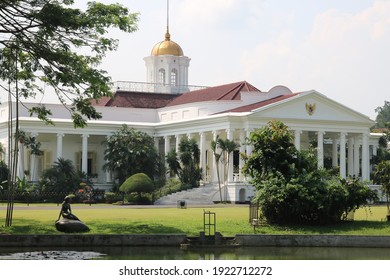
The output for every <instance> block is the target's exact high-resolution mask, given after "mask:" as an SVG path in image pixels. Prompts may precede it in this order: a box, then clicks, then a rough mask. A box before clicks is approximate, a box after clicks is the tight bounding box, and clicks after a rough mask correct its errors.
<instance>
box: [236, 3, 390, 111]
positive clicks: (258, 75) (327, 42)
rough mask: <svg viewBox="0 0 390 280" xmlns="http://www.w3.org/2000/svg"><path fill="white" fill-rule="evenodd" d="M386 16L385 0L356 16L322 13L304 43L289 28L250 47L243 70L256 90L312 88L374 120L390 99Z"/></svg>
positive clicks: (388, 6) (389, 38)
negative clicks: (263, 87) (286, 87)
mask: <svg viewBox="0 0 390 280" xmlns="http://www.w3.org/2000/svg"><path fill="white" fill-rule="evenodd" d="M388 15H390V1H386V0H378V1H375V2H374V3H373V4H372V6H370V7H368V8H366V9H365V10H363V11H361V12H359V13H355V14H351V13H343V12H341V11H338V10H335V9H332V10H328V11H325V12H322V13H321V14H318V15H317V16H316V17H315V20H314V22H313V25H312V28H311V32H309V33H307V34H306V36H304V37H303V40H301V41H297V40H296V39H295V37H296V35H297V31H296V30H293V29H288V28H286V30H283V31H280V33H279V34H278V35H275V36H274V38H272V40H270V41H267V42H263V41H262V42H259V43H258V44H257V45H256V46H252V47H248V48H246V50H245V51H244V52H243V53H242V56H241V63H242V65H241V67H242V69H244V70H243V71H246V75H247V76H248V79H255V81H254V82H253V83H255V84H256V85H258V86H260V85H262V84H264V81H266V82H267V86H268V87H271V86H272V84H270V83H275V84H279V83H283V84H285V85H286V86H288V87H290V88H291V89H292V90H296V91H300V90H308V89H312V88H314V89H317V90H319V91H321V92H322V93H324V94H325V95H327V96H328V97H330V98H333V99H335V100H337V101H339V102H341V103H343V104H346V105H347V106H350V107H351V108H353V109H356V110H358V111H360V112H362V113H364V114H367V115H370V117H372V118H374V117H375V112H374V109H375V108H376V107H378V106H382V105H383V103H384V100H389V98H390V87H389V86H388V80H389V70H388V67H389V65H390V55H389V52H388V46H390V19H389V16H388ZM251 81H253V80H251ZM257 81H258V82H257ZM260 87H261V86H260Z"/></svg>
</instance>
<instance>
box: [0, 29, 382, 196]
mask: <svg viewBox="0 0 390 280" xmlns="http://www.w3.org/2000/svg"><path fill="white" fill-rule="evenodd" d="M144 60H145V64H146V69H147V82H146V83H135V82H116V83H115V93H114V95H113V98H103V99H101V100H99V101H97V102H96V104H95V105H94V106H96V108H97V110H98V111H99V112H101V113H102V116H103V117H102V119H100V120H94V121H89V122H88V126H87V127H85V128H83V129H75V128H74V127H73V123H72V121H71V120H70V118H69V112H68V110H67V109H66V108H64V107H63V106H62V105H60V104H46V107H47V108H48V109H51V111H52V112H53V118H52V119H53V121H54V122H55V126H50V125H45V124H44V123H43V122H42V121H40V120H38V119H37V118H36V117H31V116H30V114H29V112H28V111H27V109H24V108H20V128H21V129H22V130H23V131H25V132H27V133H29V134H31V135H33V136H36V137H37V140H38V141H39V142H41V144H42V145H41V149H42V150H43V155H42V156H35V155H31V154H30V153H29V151H28V150H26V149H23V148H22V149H21V152H20V155H19V158H20V164H19V168H18V170H19V177H23V176H24V174H29V178H28V179H29V180H30V181H37V180H39V178H40V176H41V175H42V171H43V170H44V169H46V168H49V167H51V166H52V164H53V163H54V162H55V161H56V160H57V159H58V158H65V159H70V160H72V161H73V162H74V164H75V166H76V167H77V169H78V170H81V171H84V172H86V173H88V174H95V176H96V177H97V178H96V183H95V187H97V188H100V189H106V190H108V189H110V188H111V186H112V180H113V178H112V175H111V174H109V173H105V172H104V171H103V170H102V166H103V164H104V150H105V147H104V146H103V144H102V143H103V141H104V140H105V138H106V137H107V136H109V135H111V134H113V133H114V132H115V131H116V130H117V129H119V128H120V127H121V126H122V125H123V124H127V125H128V126H130V127H133V128H135V129H137V130H140V131H144V132H147V133H148V134H150V135H151V136H153V137H154V139H155V143H156V147H157V148H158V150H159V152H160V153H161V154H166V153H167V152H168V151H170V150H172V149H177V146H178V143H179V142H180V138H181V137H183V136H189V137H191V138H195V139H196V141H197V142H198V144H199V147H200V151H201V167H202V169H203V172H204V174H203V178H204V184H202V186H201V187H200V188H199V189H200V190H198V192H204V193H203V200H208V201H210V200H219V193H218V191H217V189H218V186H217V175H216V174H217V173H216V168H215V167H214V165H215V164H214V161H213V154H212V152H211V146H210V142H211V141H212V140H213V139H215V138H216V137H217V136H219V137H221V138H223V139H230V140H234V141H236V142H237V143H240V148H239V151H237V152H235V153H233V154H232V155H231V157H232V159H233V160H231V165H230V166H229V168H228V176H227V177H228V182H227V183H226V187H225V188H224V199H226V200H229V201H232V202H244V201H247V200H248V199H249V197H251V196H253V194H254V192H253V187H252V186H250V184H249V183H248V182H247V180H246V179H245V178H243V176H242V174H241V168H242V166H243V161H242V160H241V159H240V157H239V153H243V152H246V153H247V154H251V151H252V147H251V146H247V145H245V139H246V137H247V136H248V135H249V133H250V132H251V131H252V130H253V129H256V128H260V127H262V126H264V125H266V124H267V123H268V122H269V121H270V120H280V121H282V122H283V123H285V124H286V125H287V126H288V127H289V128H290V129H291V131H292V133H293V135H295V139H294V143H295V146H296V147H297V148H298V149H306V148H308V147H309V145H310V143H315V142H316V143H318V147H317V156H318V166H319V167H322V166H324V165H325V166H334V167H339V168H340V176H341V177H346V176H359V177H361V179H362V180H369V179H370V172H371V170H372V168H371V166H370V158H371V157H372V156H373V155H375V154H376V149H377V146H378V139H379V137H380V135H376V134H372V133H370V127H372V125H373V124H374V122H373V121H372V120H371V119H369V117H367V116H365V115H363V114H361V113H359V112H356V111H354V110H352V109H350V108H348V107H347V106H345V105H343V104H340V103H338V102H335V101H334V100H331V99H329V98H327V97H326V96H325V95H323V94H321V93H319V92H317V91H315V90H309V91H304V92H295V93H294V92H291V90H290V89H288V88H287V87H285V86H275V87H273V88H272V89H270V90H269V91H261V90H259V89H257V88H256V87H255V86H253V85H251V84H250V83H248V82H246V81H240V82H234V83H230V84H225V85H219V86H214V87H207V88H206V87H194V86H189V85H188V70H189V64H190V58H188V57H187V56H185V55H184V53H183V50H182V49H181V47H180V46H179V45H178V44H177V43H175V42H173V41H172V40H171V38H170V34H169V31H167V33H166V35H165V40H164V41H162V42H159V43H157V44H156V45H155V46H154V47H153V49H152V51H151V54H150V56H148V57H146V58H144ZM28 105H29V104H27V106H28ZM30 105H32V104H30ZM13 106H15V104H13ZM8 111H9V108H8V104H7V102H4V103H3V104H1V105H0V141H1V142H2V143H3V145H4V147H7V145H8V143H7V129H8V126H7V121H8ZM26 171H28V172H27V173H26ZM204 194H205V195H204ZM196 195H198V197H199V198H198V201H197V202H196V203H201V201H200V200H202V198H201V197H202V196H201V195H200V194H196V191H194V192H193V193H192V194H191V192H189V193H187V197H185V196H182V197H179V196H177V197H173V198H171V201H170V202H169V201H168V200H166V201H165V202H164V200H161V201H159V202H158V203H175V200H176V199H187V200H188V201H191V196H194V197H195V196H196ZM194 200H196V199H195V198H194ZM194 203H195V201H194Z"/></svg>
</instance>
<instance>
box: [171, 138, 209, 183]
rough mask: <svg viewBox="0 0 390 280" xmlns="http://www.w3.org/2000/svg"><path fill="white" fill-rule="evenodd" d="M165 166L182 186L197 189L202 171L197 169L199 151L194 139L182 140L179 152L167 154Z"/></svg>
mask: <svg viewBox="0 0 390 280" xmlns="http://www.w3.org/2000/svg"><path fill="white" fill-rule="evenodd" d="M166 160H167V164H168V168H169V170H170V172H171V173H172V174H175V175H177V176H178V177H179V180H180V181H181V182H182V184H187V185H190V186H191V187H193V188H194V187H198V186H199V181H200V180H201V179H202V170H201V168H200V167H199V163H200V150H199V147H198V144H197V143H196V141H195V139H188V138H182V139H181V141H180V144H179V151H178V152H176V151H171V152H169V153H168V155H167V157H166Z"/></svg>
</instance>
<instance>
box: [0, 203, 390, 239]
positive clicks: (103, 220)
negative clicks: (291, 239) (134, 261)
mask: <svg viewBox="0 0 390 280" xmlns="http://www.w3.org/2000/svg"><path fill="white" fill-rule="evenodd" d="M36 206H37V205H30V206H27V205H25V204H24V205H15V210H14V215H13V226H12V227H9V228H5V227H4V224H5V213H6V210H5V204H0V225H1V226H0V234H1V233H3V234H4V233H10V234H59V232H57V231H56V229H55V227H54V221H55V220H56V219H57V217H58V213H59V210H60V207H59V206H57V205H54V204H53V205H48V204H45V205H39V206H40V207H36ZM72 207H73V212H74V214H76V215H77V216H78V217H79V218H80V219H81V220H83V221H84V222H85V223H86V224H87V225H88V226H89V227H90V229H91V231H90V232H89V233H88V234H159V233H165V234H170V233H171V234H187V235H189V236H198V235H199V232H200V231H203V230H204V228H203V213H204V210H206V211H211V212H214V213H215V214H216V231H219V232H221V233H222V234H223V235H224V236H234V235H236V234H253V233H254V230H253V227H252V226H251V225H250V224H249V223H248V219H249V209H248V206H247V205H244V206H242V205H227V206H226V205H225V206H214V207H208V208H205V209H203V208H191V207H189V208H187V209H178V208H160V207H153V206H150V207H128V206H122V207H118V206H111V205H92V206H89V205H72ZM385 214H386V207H385V206H372V207H370V208H363V209H359V210H358V211H357V212H356V213H355V217H354V218H355V221H353V222H343V223H339V224H335V225H328V226H290V227H280V226H271V225H267V226H264V227H260V228H257V229H256V233H261V234H351V235H357V234H359V235H365V234H366V235H390V223H387V222H384V221H382V220H383V219H384V217H385Z"/></svg>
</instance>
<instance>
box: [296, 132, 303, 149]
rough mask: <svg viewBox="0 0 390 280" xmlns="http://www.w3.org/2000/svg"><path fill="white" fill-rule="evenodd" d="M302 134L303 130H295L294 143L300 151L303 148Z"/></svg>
mask: <svg viewBox="0 0 390 280" xmlns="http://www.w3.org/2000/svg"><path fill="white" fill-rule="evenodd" d="M301 134H302V130H295V131H294V136H295V137H294V145H295V148H296V149H297V150H298V151H300V150H301Z"/></svg>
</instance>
